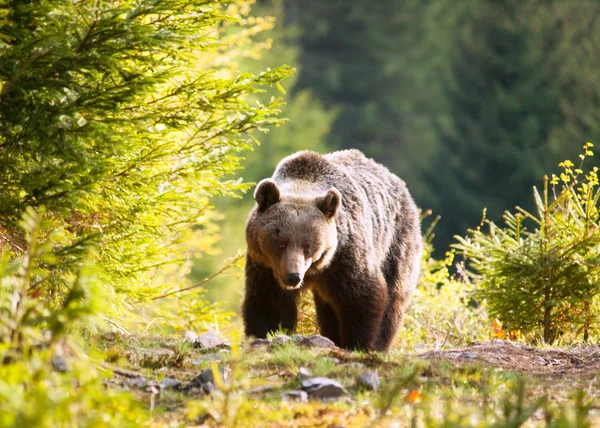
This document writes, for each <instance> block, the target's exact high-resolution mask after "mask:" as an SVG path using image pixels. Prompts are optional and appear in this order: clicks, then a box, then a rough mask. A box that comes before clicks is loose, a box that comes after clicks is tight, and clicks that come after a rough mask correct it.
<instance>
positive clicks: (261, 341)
mask: <svg viewBox="0 0 600 428" xmlns="http://www.w3.org/2000/svg"><path fill="white" fill-rule="evenodd" d="M270 344H271V341H270V340H268V339H254V340H253V341H252V342H250V347H251V348H259V347H261V346H269V345H270Z"/></svg>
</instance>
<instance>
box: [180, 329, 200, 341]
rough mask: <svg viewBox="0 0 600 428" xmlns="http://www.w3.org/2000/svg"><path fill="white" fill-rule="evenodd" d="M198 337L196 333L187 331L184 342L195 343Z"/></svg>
mask: <svg viewBox="0 0 600 428" xmlns="http://www.w3.org/2000/svg"><path fill="white" fill-rule="evenodd" d="M197 337H198V336H197V335H196V333H194V332H193V331H189V330H188V331H186V332H185V334H184V335H183V340H185V341H186V342H193V341H195V340H196V338H197Z"/></svg>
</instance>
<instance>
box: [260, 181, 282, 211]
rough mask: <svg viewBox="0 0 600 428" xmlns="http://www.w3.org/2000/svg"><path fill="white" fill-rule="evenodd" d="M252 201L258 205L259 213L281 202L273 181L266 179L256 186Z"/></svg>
mask: <svg viewBox="0 0 600 428" xmlns="http://www.w3.org/2000/svg"><path fill="white" fill-rule="evenodd" d="M254 200H255V201H256V202H257V203H258V208H259V209H260V210H261V211H264V210H266V209H267V208H269V207H270V206H271V205H275V204H276V203H277V202H279V201H280V200H281V194H280V193H279V187H277V183H275V182H274V181H273V180H271V179H269V178H266V179H264V180H262V181H261V182H260V183H258V184H257V186H256V190H255V191H254Z"/></svg>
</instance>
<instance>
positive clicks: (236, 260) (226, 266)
mask: <svg viewBox="0 0 600 428" xmlns="http://www.w3.org/2000/svg"><path fill="white" fill-rule="evenodd" d="M242 257H244V254H239V255H238V256H237V257H236V258H234V259H233V260H232V261H231V262H230V263H227V264H226V265H225V266H223V267H222V268H221V270H219V271H218V272H217V273H214V274H212V275H211V276H209V277H208V278H204V279H203V280H202V281H200V282H199V283H197V284H194V285H190V286H189V287H185V288H181V289H179V290H175V291H170V292H168V293H165V294H162V295H160V296H156V297H152V298H151V299H150V300H151V301H153V300H158V299H162V298H164V297H168V296H172V295H173V294H177V293H182V292H184V291H189V290H193V289H194V288H198V287H202V286H203V285H204V284H206V283H207V282H208V281H211V280H213V279H214V278H216V277H217V276H219V275H221V274H222V273H223V272H225V271H226V270H228V269H229V268H231V266H233V265H235V264H236V263H237V262H239V261H240V260H241V259H242Z"/></svg>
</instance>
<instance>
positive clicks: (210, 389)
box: [202, 382, 219, 394]
mask: <svg viewBox="0 0 600 428" xmlns="http://www.w3.org/2000/svg"><path fill="white" fill-rule="evenodd" d="M218 390H219V388H217V387H216V386H215V385H213V383H212V382H207V383H205V384H203V385H202V391H204V393H205V394H212V393H213V392H217V391H218Z"/></svg>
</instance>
